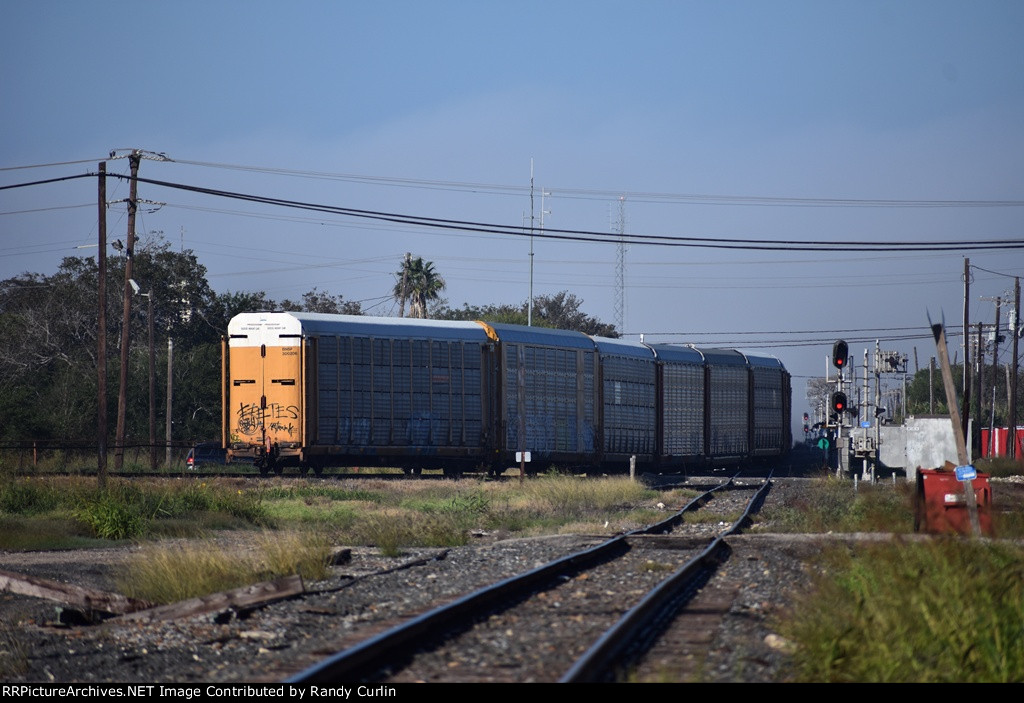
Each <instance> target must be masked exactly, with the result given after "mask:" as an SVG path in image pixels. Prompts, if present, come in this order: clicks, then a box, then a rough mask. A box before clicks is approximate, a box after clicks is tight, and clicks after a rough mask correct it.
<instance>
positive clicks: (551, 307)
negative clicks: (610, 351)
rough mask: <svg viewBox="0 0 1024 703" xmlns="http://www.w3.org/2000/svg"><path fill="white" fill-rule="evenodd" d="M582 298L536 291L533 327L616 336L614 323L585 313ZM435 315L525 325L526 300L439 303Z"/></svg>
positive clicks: (438, 317) (442, 317) (437, 316)
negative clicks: (513, 301) (460, 304)
mask: <svg viewBox="0 0 1024 703" xmlns="http://www.w3.org/2000/svg"><path fill="white" fill-rule="evenodd" d="M582 307H583V300H582V299H580V298H577V297H576V296H575V295H573V294H572V293H570V292H568V291H562V292H560V293H556V294H554V295H538V296H535V297H534V299H533V324H534V326H536V327H552V328H556V329H562V330H576V331H577V332H583V333H584V334H590V335H594V336H598V337H612V338H615V337H619V336H621V335H620V334H619V331H618V330H616V329H615V325H613V324H610V323H606V322H602V321H601V320H599V319H597V318H596V317H592V316H590V315H587V314H586V313H584V312H583V311H582V310H581V308H582ZM434 317H436V318H437V319H440V320H484V321H486V322H502V323H506V324H513V325H525V324H526V322H527V318H528V311H527V304H526V301H525V300H524V301H523V302H522V303H520V304H519V305H510V304H507V303H504V304H497V305H470V304H469V303H463V305H462V307H461V308H451V307H449V306H447V305H444V306H441V307H440V308H439V309H438V310H437V311H436V312H435V315H434Z"/></svg>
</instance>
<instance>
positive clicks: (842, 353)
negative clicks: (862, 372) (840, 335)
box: [832, 339, 850, 369]
mask: <svg viewBox="0 0 1024 703" xmlns="http://www.w3.org/2000/svg"><path fill="white" fill-rule="evenodd" d="M849 356H850V347H849V345H848V344H847V343H846V342H845V341H843V340H842V339H837V340H836V343H835V344H833V345H832V365H833V366H835V367H836V368H837V369H841V368H843V367H844V366H846V359H847V357H849Z"/></svg>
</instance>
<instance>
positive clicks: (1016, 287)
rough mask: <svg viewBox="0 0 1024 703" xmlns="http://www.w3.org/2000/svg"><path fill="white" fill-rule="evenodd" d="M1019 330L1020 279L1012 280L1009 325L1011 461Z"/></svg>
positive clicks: (1014, 454) (1014, 448) (1014, 452)
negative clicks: (1011, 356) (1010, 351)
mask: <svg viewBox="0 0 1024 703" xmlns="http://www.w3.org/2000/svg"><path fill="white" fill-rule="evenodd" d="M1019 329H1020V277H1019V276H1018V277H1014V279H1013V324H1012V325H1010V334H1012V335H1013V361H1012V362H1011V364H1010V365H1011V366H1012V367H1013V370H1012V372H1011V373H1010V407H1009V413H1010V417H1009V422H1008V423H1007V424H1008V425H1009V430H1010V431H1009V432H1008V433H1007V434H1009V437H1008V438H1007V440H1006V456H1008V457H1010V458H1011V459H1015V458H1017V338H1018V337H1019V335H1018V334H1017V330H1019Z"/></svg>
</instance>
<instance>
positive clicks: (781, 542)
mask: <svg viewBox="0 0 1024 703" xmlns="http://www.w3.org/2000/svg"><path fill="white" fill-rule="evenodd" d="M799 492H800V484H799V483H798V482H793V483H790V482H779V483H777V484H776V485H775V487H774V488H773V489H772V491H771V492H770V494H769V496H768V505H771V504H773V503H777V502H780V501H782V502H784V501H787V500H789V499H790V498H791V497H792V496H793V495H796V494H799ZM246 537H247V535H232V536H230V537H225V539H228V540H234V541H236V542H239V543H240V541H241V540H244V539H245V538H246ZM602 539H603V538H599V537H596V536H594V537H587V536H554V537H544V538H532V539H501V538H500V536H496V535H485V536H481V537H480V538H478V540H477V541H476V542H475V543H474V544H472V545H469V546H466V547H460V548H453V549H443V550H442V549H410V550H406V552H405V554H403V556H402V557H400V558H397V559H394V558H390V559H389V558H384V557H382V556H380V555H379V554H378V553H377V551H376V550H375V549H371V548H354V549H353V550H352V559H351V561H350V562H348V563H346V564H343V565H341V566H338V567H335V569H334V573H333V574H332V576H331V578H330V579H329V580H327V581H324V582H317V583H309V584H306V586H307V589H308V590H309V591H311V593H308V594H306V595H305V596H304V597H302V598H297V599H291V600H287V601H283V602H279V603H276V604H273V605H270V606H267V607H263V608H259V609H257V610H254V611H252V612H251V613H226V614H224V613H221V614H217V615H206V616H197V617H193V618H187V619H183V620H181V621H177V622H171V623H160V624H155V625H143V624H135V623H117V622H116V621H108V622H106V623H105V624H103V625H98V626H84V627H58V626H54V624H53V623H54V622H55V621H56V619H57V612H56V609H55V607H54V604H53V603H49V602H46V601H41V600H38V599H32V598H27V597H23V596H17V595H12V594H9V593H3V594H0V679H3V680H4V681H7V682H90V683H91V682H144V683H151V682H154V681H159V682H210V683H225V682H235V681H250V682H255V681H279V680H281V679H283V678H285V677H287V676H290V675H293V674H295V673H297V672H298V671H300V670H302V669H304V668H306V667H308V666H310V665H312V664H313V663H315V662H316V661H317V660H318V659H320V658H323V657H324V656H327V655H328V654H330V653H333V652H336V651H339V650H341V649H343V648H345V647H346V646H349V645H351V644H352V643H354V642H356V641H359V640H361V639H364V638H365V637H367V636H370V635H371V634H374V633H376V632H379V631H382V630H384V629H386V628H387V627H389V626H390V625H392V624H394V623H396V622H397V621H399V620H401V619H403V618H407V617H410V616H412V615H415V614H418V613H421V612H424V611H425V610H427V609H429V608H431V607H434V606H435V605H437V604H439V603H441V602H444V601H447V600H451V599H452V598H455V597H457V596H461V595H463V594H465V593H468V592H471V591H472V590H475V589H476V588H479V587H481V586H483V585H486V584H488V583H491V582H493V581H495V580H498V579H501V578H504V577H507V576H510V575H512V574H514V573H519V572H522V571H524V570H527V569H530V568H533V567H535V566H538V565H540V564H543V563H546V562H547V561H550V560H552V559H554V558H557V557H559V556H562V555H565V554H567V553H570V552H572V551H575V550H577V549H579V548H581V547H583V546H588V545H592V544H596V543H597V542H598V541H600V540H602ZM818 540H819V537H805V536H795V537H786V538H779V537H775V536H771V535H752V536H740V537H735V538H730V540H729V542H730V544H731V545H732V547H733V555H732V558H731V559H730V560H729V562H728V563H727V564H726V566H725V567H724V569H722V570H721V571H720V572H719V574H718V575H716V577H715V579H714V580H713V581H712V582H710V583H709V584H708V585H707V586H706V587H705V591H704V593H706V594H707V597H708V598H709V599H711V602H714V603H715V604H716V605H715V607H714V610H715V611H716V615H717V617H716V618H715V620H714V623H713V626H712V627H710V628H709V634H708V640H709V641H708V642H707V643H706V645H705V646H704V647H703V651H702V653H697V654H694V653H692V652H689V650H686V646H683V645H679V646H677V647H675V648H674V649H673V651H671V652H668V653H665V652H658V650H655V651H654V652H652V655H651V658H650V661H651V662H652V663H651V664H649V665H646V668H641V669H640V670H638V672H637V673H636V674H635V677H636V678H637V679H639V680H682V681H745V682H764V681H774V680H779V679H780V678H782V677H784V674H785V666H786V663H787V655H786V643H784V642H780V641H779V640H778V638H777V636H776V635H775V633H774V632H773V630H772V623H773V621H774V619H775V618H776V617H778V616H779V615H780V614H781V613H782V612H783V611H784V610H785V609H786V608H787V607H790V606H792V605H793V604H795V603H797V602H798V597H799V595H800V594H801V593H802V592H804V591H805V590H806V589H807V588H809V586H810V583H811V579H812V576H813V575H812V574H811V573H810V572H809V570H808V568H807V566H806V564H807V562H808V559H807V557H808V556H809V555H810V554H813V553H814V552H816V551H817V550H818V549H819V548H820V544H819V542H818ZM133 549H135V547H126V548H124V549H104V550H90V551H88V552H37V553H20V554H11V553H0V564H2V566H0V568H4V569H7V570H11V571H18V572H21V573H25V574H32V575H36V576H42V577H46V578H51V579H57V580H62V581H67V582H72V583H79V584H82V585H86V586H91V587H94V588H101V589H111V588H112V584H111V573H112V569H113V568H114V567H115V566H116V565H117V564H119V563H120V562H121V561H122V560H123V559H124V558H125V557H126V555H127V554H128V553H130V552H131V551H132V550H133ZM719 583H721V584H725V585H724V586H723V588H724V593H725V597H724V599H723V596H722V594H721V593H718V594H717V595H716V591H715V589H716V587H717V585H718V584H719ZM508 629H509V628H505V630H508ZM501 631H504V630H501ZM512 631H513V635H512V636H511V637H509V638H508V642H506V643H504V645H502V646H506V647H508V648H510V657H511V656H513V654H515V652H513V651H512V650H515V649H517V648H519V649H522V648H524V647H525V645H520V644H517V638H516V637H515V634H514V628H513V629H512ZM472 657H473V655H472V653H468V652H467V653H466V654H465V655H464V656H462V657H457V658H455V659H454V660H453V661H452V662H449V664H451V666H449V669H451V670H455V671H456V673H455V674H454V675H453V676H452V677H451V679H450V680H465V681H469V680H478V678H477V677H476V676H475V675H474V674H472V673H471V671H470V670H471V668H472V667H471V666H470V664H471V663H472V662H471V659H472ZM460 667H462V671H465V672H466V673H465V674H464V675H462V674H460V673H459V671H458V670H459V669H460ZM403 680H410V679H403Z"/></svg>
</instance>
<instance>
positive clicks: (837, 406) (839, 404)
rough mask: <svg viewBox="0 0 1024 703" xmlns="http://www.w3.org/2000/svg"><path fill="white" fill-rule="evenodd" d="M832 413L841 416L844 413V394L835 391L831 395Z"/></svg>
mask: <svg viewBox="0 0 1024 703" xmlns="http://www.w3.org/2000/svg"><path fill="white" fill-rule="evenodd" d="M832 412H834V413H838V414H840V415H842V414H843V413H844V412H846V394H845V393H843V392H841V391H837V392H835V393H833V394H832Z"/></svg>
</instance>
